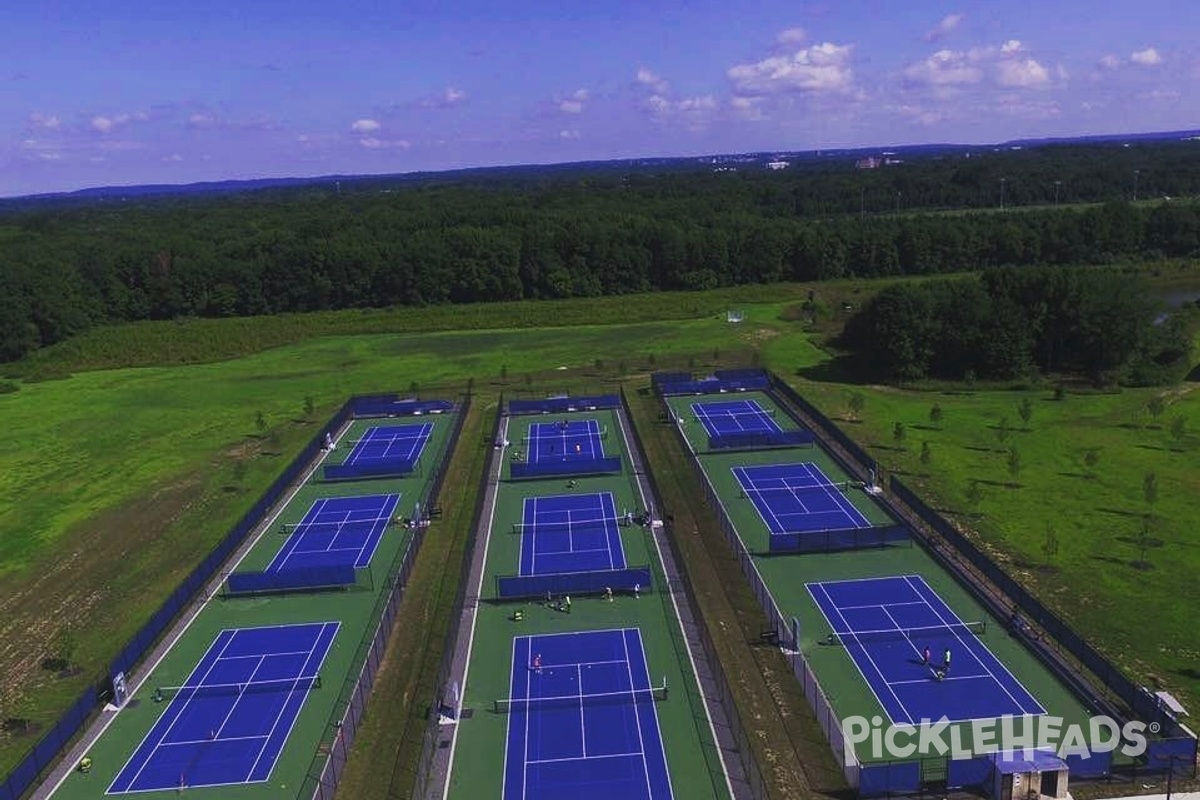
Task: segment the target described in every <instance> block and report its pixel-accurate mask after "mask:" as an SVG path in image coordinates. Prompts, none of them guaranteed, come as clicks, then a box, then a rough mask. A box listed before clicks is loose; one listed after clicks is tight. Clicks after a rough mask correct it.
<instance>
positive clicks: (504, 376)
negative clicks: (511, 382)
mask: <svg viewBox="0 0 1200 800" xmlns="http://www.w3.org/2000/svg"><path fill="white" fill-rule="evenodd" d="M500 380H501V381H506V380H508V364H501V365H500Z"/></svg>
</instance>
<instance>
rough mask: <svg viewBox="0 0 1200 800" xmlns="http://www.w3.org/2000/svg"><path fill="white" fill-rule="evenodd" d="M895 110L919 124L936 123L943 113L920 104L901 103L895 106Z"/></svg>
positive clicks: (942, 117)
mask: <svg viewBox="0 0 1200 800" xmlns="http://www.w3.org/2000/svg"><path fill="white" fill-rule="evenodd" d="M896 111H898V112H900V114H901V115H902V116H904V117H907V118H908V119H910V120H912V121H913V122H916V123H918V124H920V125H936V124H937V123H939V122H941V121H942V120H943V119H944V118H945V115H944V114H943V113H942V112H940V111H931V110H929V109H926V108H922V107H921V106H914V105H907V104H906V105H902V106H899V107H898V108H896Z"/></svg>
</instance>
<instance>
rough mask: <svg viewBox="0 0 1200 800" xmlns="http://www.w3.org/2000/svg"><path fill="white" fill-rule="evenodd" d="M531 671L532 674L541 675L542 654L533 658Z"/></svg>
mask: <svg viewBox="0 0 1200 800" xmlns="http://www.w3.org/2000/svg"><path fill="white" fill-rule="evenodd" d="M532 669H533V671H534V672H536V673H538V674H539V675H541V674H542V654H541V653H538V654H537V655H535V656H534V657H533V666H532Z"/></svg>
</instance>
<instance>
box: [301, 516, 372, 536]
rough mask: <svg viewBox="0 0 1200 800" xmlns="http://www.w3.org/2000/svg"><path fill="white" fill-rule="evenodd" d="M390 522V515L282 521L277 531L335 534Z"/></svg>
mask: <svg viewBox="0 0 1200 800" xmlns="http://www.w3.org/2000/svg"><path fill="white" fill-rule="evenodd" d="M391 524H392V519H391V518H390V517H376V518H375V519H351V520H346V521H345V522H297V523H284V524H283V525H280V526H279V532H280V533H282V534H284V535H285V536H290V535H292V534H293V533H316V534H322V533H324V534H337V533H341V532H342V531H362V532H363V533H370V532H371V531H373V530H376V529H378V528H386V527H387V526H388V525H391Z"/></svg>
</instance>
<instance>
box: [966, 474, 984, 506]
mask: <svg viewBox="0 0 1200 800" xmlns="http://www.w3.org/2000/svg"><path fill="white" fill-rule="evenodd" d="M982 502H983V487H982V486H980V485H979V481H977V480H971V482H970V483H968V484H967V504H968V505H970V506H971V510H972V511H975V512H977V513H978V511H979V504H980V503H982Z"/></svg>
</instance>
